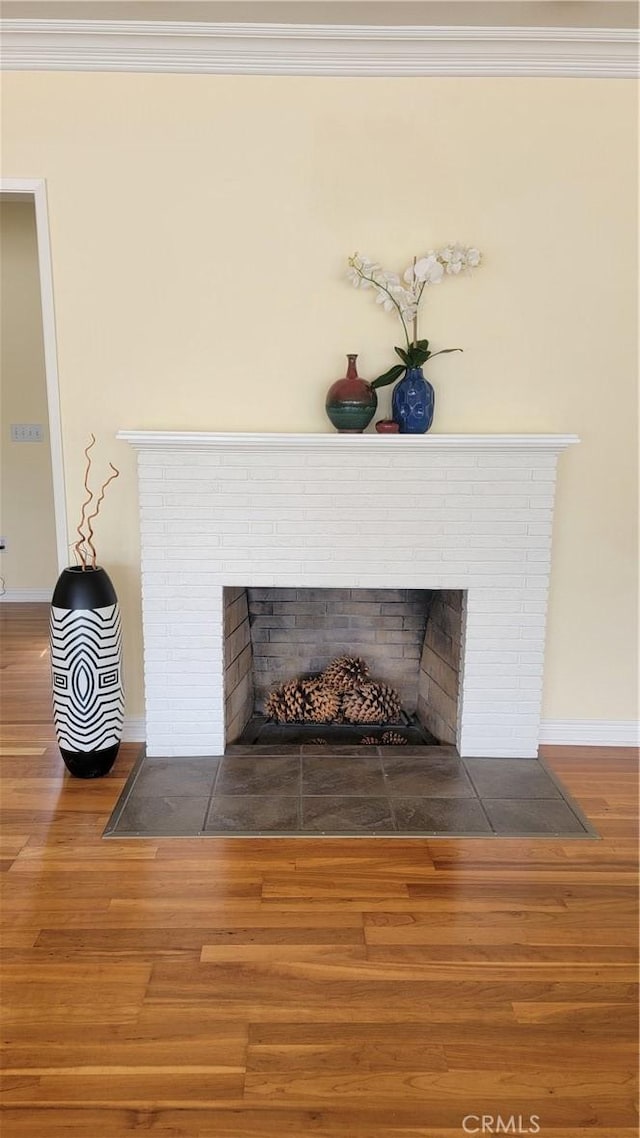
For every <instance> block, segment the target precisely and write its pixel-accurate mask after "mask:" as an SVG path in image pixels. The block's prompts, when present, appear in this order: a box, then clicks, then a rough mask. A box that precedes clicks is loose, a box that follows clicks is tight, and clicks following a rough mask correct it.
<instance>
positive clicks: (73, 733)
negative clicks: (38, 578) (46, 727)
mask: <svg viewBox="0 0 640 1138" xmlns="http://www.w3.org/2000/svg"><path fill="white" fill-rule="evenodd" d="M121 642H122V633H121V629H120V611H119V609H118V598H117V597H116V593H115V589H114V587H113V585H112V584H111V581H110V580H109V577H108V575H107V573H106V572H105V570H104V569H100V568H96V569H83V568H82V567H81V566H79V565H74V566H71V567H70V568H68V569H63V571H62V573H61V574H60V577H59V578H58V583H57V584H56V587H55V589H54V592H53V598H52V601H51V671H52V679H53V719H54V724H55V728H56V734H57V737H58V746H59V747H60V754H61V755H62V758H63V759H64V762H65V765H66V766H67V768H68V770H69V771H71V774H73V775H75V776H76V778H100V777H101V776H102V775H105V774H108V772H109V771H110V770H111V767H112V766H113V764H114V762H115V759H116V755H117V754H118V748H119V746H120V739H121V737H122V725H123V721H124V694H123V690H122V662H121V650H122V647H121Z"/></svg>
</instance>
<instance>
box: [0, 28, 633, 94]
mask: <svg viewBox="0 0 640 1138" xmlns="http://www.w3.org/2000/svg"><path fill="white" fill-rule="evenodd" d="M0 36H1V40H0V43H1V47H0V66H1V68H2V69H3V70H6V71H137V72H179V73H198V74H212V75H349V76H358V75H373V76H376V75H377V76H428V75H432V76H446V75H457V76H483V75H485V76H560V77H577V78H618V79H625V78H634V77H636V76H637V75H638V73H639V68H638V33H637V31H636V30H634V29H628V28H549V27H547V28H519V27H510V28H507V27H496V28H487V27H423V26H420V27H377V26H368V25H362V26H356V25H324V24H249V23H246V24H237V23H236V24H232V23H225V24H222V23H221V24H211V23H196V22H193V23H183V22H160V21H150V20H145V21H136V20H12V19H6V20H0Z"/></svg>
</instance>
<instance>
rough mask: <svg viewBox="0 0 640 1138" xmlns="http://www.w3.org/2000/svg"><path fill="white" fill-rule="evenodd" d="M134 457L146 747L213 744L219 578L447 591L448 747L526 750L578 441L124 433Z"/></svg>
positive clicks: (252, 583)
mask: <svg viewBox="0 0 640 1138" xmlns="http://www.w3.org/2000/svg"><path fill="white" fill-rule="evenodd" d="M118 438H119V439H121V440H123V441H125V442H128V443H130V444H131V445H132V446H133V447H134V448H135V449H136V450H137V451H138V476H139V489H140V499H139V501H140V519H141V537H142V598H143V627H144V652H145V661H144V670H145V693H146V717H147V753H148V754H149V755H175V756H187V755H206V754H212V755H215V754H220V753H221V752H222V751H223V749H224V745H225V697H224V647H223V621H224V613H223V591H224V589H225V588H227V587H231V588H248V587H260V586H267V587H273V586H275V587H284V588H322V589H325V588H326V589H331V588H348V589H366V588H374V589H401V588H404V589H431V590H434V589H445V590H447V589H454V590H461V591H462V592H463V593H464V598H465V613H464V618H465V619H464V634H463V640H462V645H461V669H460V676H461V680H460V692H459V699H458V729H457V745H458V749H459V751H460V753H461V754H462V755H463V756H465V757H466V756H488V755H492V756H493V755H495V756H504V757H522V758H528V757H532V756H535V755H536V754H537V749H538V739H539V728H540V709H541V701H542V679H543V667H544V646H545V624H546V613H547V594H548V585H549V575H550V570H551V541H552V530H553V511H554V497H555V479H556V466H557V460H558V457H559V455H560V453H561V452H562V451H563V450H565V448H567V447H568V446H570V445H571V444H572V443H576V442H578V441H579V440H578V438H577V436H575V435H543V434H531V435H523V434H505V435H491V434H480V435H478V434H469V435H438V434H432V433H431V434H428V435H400V436H383V435H376V434H368V435H340V434H334V433H326V434H248V433H233V432H228V433H227V432H225V433H220V432H200V431H194V432H188V431H142V430H122V431H120V432H119V434H118Z"/></svg>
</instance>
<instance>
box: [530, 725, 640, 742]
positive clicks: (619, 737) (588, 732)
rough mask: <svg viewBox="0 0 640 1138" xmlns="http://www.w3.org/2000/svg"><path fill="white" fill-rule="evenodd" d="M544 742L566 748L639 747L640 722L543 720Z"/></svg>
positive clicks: (541, 734)
mask: <svg viewBox="0 0 640 1138" xmlns="http://www.w3.org/2000/svg"><path fill="white" fill-rule="evenodd" d="M540 742H541V743H555V744H556V745H557V746H565V747H638V746H640V723H638V722H636V720H634V719H543V720H542V723H541V724H540Z"/></svg>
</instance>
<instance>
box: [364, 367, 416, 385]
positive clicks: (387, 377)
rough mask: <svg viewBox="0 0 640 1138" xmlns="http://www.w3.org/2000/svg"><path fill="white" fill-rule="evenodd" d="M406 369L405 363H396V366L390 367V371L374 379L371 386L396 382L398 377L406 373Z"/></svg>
mask: <svg viewBox="0 0 640 1138" xmlns="http://www.w3.org/2000/svg"><path fill="white" fill-rule="evenodd" d="M406 370H407V369H406V367H405V365H404V364H394V366H393V367H391V368H389V370H388V371H385V373H384V375H379V376H378V378H377V379H374V381H373V383H372V384H371V386H372V387H373V388H376V387H387V385H388V384H390V383H395V381H396V379H399V378H400V376H401V375H404V373H405V371H406Z"/></svg>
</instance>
